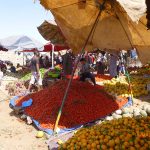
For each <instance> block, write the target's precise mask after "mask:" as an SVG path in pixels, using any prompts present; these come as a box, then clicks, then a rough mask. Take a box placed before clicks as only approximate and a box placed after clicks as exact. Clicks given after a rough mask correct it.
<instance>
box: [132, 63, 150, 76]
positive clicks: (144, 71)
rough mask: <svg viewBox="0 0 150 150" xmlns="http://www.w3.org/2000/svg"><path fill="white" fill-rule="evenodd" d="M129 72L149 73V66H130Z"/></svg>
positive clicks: (137, 73)
mask: <svg viewBox="0 0 150 150" xmlns="http://www.w3.org/2000/svg"><path fill="white" fill-rule="evenodd" d="M129 72H130V73H131V74H136V75H145V74H147V75H150V66H149V65H148V66H144V67H141V68H132V69H129Z"/></svg>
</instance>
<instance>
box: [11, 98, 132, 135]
mask: <svg viewBox="0 0 150 150" xmlns="http://www.w3.org/2000/svg"><path fill="white" fill-rule="evenodd" d="M18 98H19V96H15V97H13V98H12V99H11V100H10V104H9V106H10V107H11V108H12V109H16V108H22V109H24V108H26V107H29V106H31V105H32V103H33V100H32V99H31V98H30V99H29V100H27V101H24V102H23V103H22V105H21V106H19V107H18V106H16V103H15V101H16V100H17V99H18ZM131 105H132V100H131V98H129V100H128V103H127V104H125V105H124V106H123V107H127V106H131ZM30 117H31V119H32V121H33V123H34V124H35V125H36V127H37V128H38V129H39V130H42V131H44V132H46V133H47V134H49V135H52V134H53V130H51V129H45V128H42V127H41V126H40V123H39V122H38V121H37V120H35V119H34V118H33V117H32V116H30ZM105 117H106V116H105ZM105 117H102V118H99V119H97V120H100V119H103V118H105ZM97 120H93V121H91V122H89V123H87V124H85V125H88V124H91V123H92V122H95V121H97ZM82 126H83V125H78V126H76V127H73V128H65V129H60V131H59V132H58V134H61V133H65V132H69V131H73V130H76V129H78V128H81V127H82Z"/></svg>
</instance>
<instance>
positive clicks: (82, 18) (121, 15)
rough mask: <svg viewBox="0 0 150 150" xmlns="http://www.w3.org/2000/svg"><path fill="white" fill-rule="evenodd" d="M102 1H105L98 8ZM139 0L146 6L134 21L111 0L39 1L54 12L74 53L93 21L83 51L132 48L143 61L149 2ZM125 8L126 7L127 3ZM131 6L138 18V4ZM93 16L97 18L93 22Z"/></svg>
mask: <svg viewBox="0 0 150 150" xmlns="http://www.w3.org/2000/svg"><path fill="white" fill-rule="evenodd" d="M104 1H106V3H105V5H104V9H102V4H103V3H104ZM118 1H122V2H123V1H124V0H118ZM126 1H130V2H131V1H132V2H133V3H135V2H137V1H134V0H126ZM124 2H125V1H124ZM143 2H145V0H141V6H144V5H145V7H146V6H147V14H145V15H144V16H143V17H142V18H140V21H139V22H138V24H137V23H136V22H133V21H132V20H131V18H130V17H129V16H130V15H128V14H127V13H126V11H125V8H123V4H122V5H120V3H118V2H117V1H115V0H67V1H66V0H57V1H56V0H40V3H41V4H42V5H43V6H44V7H45V8H46V9H48V10H50V11H51V12H52V14H53V15H54V17H55V20H56V22H57V24H58V26H59V27H60V29H61V31H62V33H63V35H64V36H65V38H66V39H67V42H68V44H69V47H70V48H72V49H73V51H74V52H76V53H78V52H79V51H80V50H81V49H82V48H83V45H84V44H85V41H86V39H87V37H88V35H89V33H90V31H91V28H92V27H93V25H94V24H96V26H95V28H94V30H93V32H92V34H91V36H90V39H89V41H88V43H87V45H86V47H85V50H87V51H91V50H92V49H94V48H99V49H105V48H106V50H107V51H109V52H112V53H113V52H117V51H119V50H120V49H125V50H129V49H132V48H133V47H136V48H137V51H138V53H139V56H140V59H141V61H142V62H143V63H146V62H148V61H149V60H150V30H147V29H148V28H149V19H150V18H149V14H150V11H149V9H150V5H149V2H148V0H146V4H147V5H146V4H145V3H143ZM138 4H140V1H138ZM128 8H129V9H130V6H128ZM132 9H133V10H134V13H133V15H134V14H136V12H138V11H141V13H140V14H139V15H138V16H139V17H141V16H142V15H143V14H144V10H142V9H140V7H139V10H138V7H135V8H134V7H133V6H132ZM136 9H137V10H136ZM97 16H98V21H97V22H95V21H96V18H97ZM138 16H137V18H138ZM135 20H136V19H135ZM137 21H138V19H137Z"/></svg>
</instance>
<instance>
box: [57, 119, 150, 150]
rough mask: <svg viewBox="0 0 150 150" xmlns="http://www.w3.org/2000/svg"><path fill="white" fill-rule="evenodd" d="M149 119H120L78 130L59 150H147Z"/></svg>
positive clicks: (149, 134)
mask: <svg viewBox="0 0 150 150" xmlns="http://www.w3.org/2000/svg"><path fill="white" fill-rule="evenodd" d="M149 148H150V117H146V118H139V119H135V118H121V119H118V120H112V121H108V122H104V123H102V124H100V125H95V126H92V127H90V128H82V129H80V130H78V131H77V132H76V133H75V134H74V136H73V137H72V138H70V139H69V140H68V141H66V142H65V143H63V144H62V145H60V147H59V149H60V150H80V149H83V150H84V149H85V150H128V149H129V150H139V149H140V150H148V149H149Z"/></svg>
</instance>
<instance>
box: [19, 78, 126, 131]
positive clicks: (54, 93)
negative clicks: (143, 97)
mask: <svg viewBox="0 0 150 150" xmlns="http://www.w3.org/2000/svg"><path fill="white" fill-rule="evenodd" d="M67 84H68V81H59V82H56V84H54V85H53V86H52V87H49V88H46V89H44V90H42V91H39V92H37V93H34V94H31V95H28V96H26V97H24V98H22V99H20V100H18V101H17V105H18V106H20V105H21V104H22V102H23V101H25V100H28V99H29V98H32V100H33V104H32V106H30V107H27V108H26V109H25V112H26V114H27V115H29V116H31V117H33V118H34V119H35V120H37V121H39V123H40V124H41V126H42V127H44V128H48V129H53V127H54V124H55V121H56V118H57V114H58V110H59V108H60V106H61V103H62V99H63V96H64V93H65V89H66V86H67ZM126 102H127V100H123V102H122V103H121V104H120V103H118V102H117V101H115V100H113V99H112V97H110V96H109V95H107V94H106V93H105V91H104V90H103V87H101V86H98V85H96V86H92V85H90V84H89V83H86V82H85V83H84V82H79V81H76V80H73V82H72V85H71V88H70V90H69V93H68V97H67V100H66V102H65V105H64V108H63V110H62V115H61V118H60V122H59V128H71V127H75V126H77V125H81V124H85V123H88V122H91V121H94V120H97V119H99V118H101V117H104V116H106V115H108V114H110V113H112V112H113V111H115V110H117V109H119V108H120V107H122V105H124V104H125V103H126Z"/></svg>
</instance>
